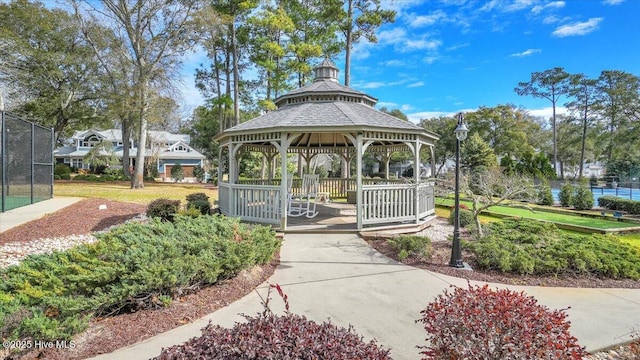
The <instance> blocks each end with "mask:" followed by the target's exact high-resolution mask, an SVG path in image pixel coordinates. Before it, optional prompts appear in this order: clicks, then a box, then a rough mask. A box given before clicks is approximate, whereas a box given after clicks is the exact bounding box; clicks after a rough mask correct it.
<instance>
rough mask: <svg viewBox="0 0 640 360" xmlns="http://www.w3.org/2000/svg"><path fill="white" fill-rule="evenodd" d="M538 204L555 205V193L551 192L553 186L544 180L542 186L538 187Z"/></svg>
mask: <svg viewBox="0 0 640 360" xmlns="http://www.w3.org/2000/svg"><path fill="white" fill-rule="evenodd" d="M538 204H539V205H545V206H551V205H553V193H552V192H551V187H550V186H549V183H547V182H544V183H543V184H542V185H540V187H538Z"/></svg>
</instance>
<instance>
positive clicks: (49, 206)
mask: <svg viewBox="0 0 640 360" xmlns="http://www.w3.org/2000/svg"><path fill="white" fill-rule="evenodd" d="M80 200H82V198H78V197H59V196H56V197H54V198H51V199H49V200H44V201H40V202H37V203H35V204H31V205H27V206H21V207H19V208H15V209H11V210H9V211H6V212H3V213H0V233H1V232H3V231H7V230H9V229H11V228H12V227H15V226H18V225H21V224H23V223H26V222H29V221H32V220H36V219H39V218H41V217H43V216H45V215H47V214H51V213H54V212H56V211H58V210H60V209H62V208H65V207H67V206H69V205H71V204H74V203H76V202H78V201H80Z"/></svg>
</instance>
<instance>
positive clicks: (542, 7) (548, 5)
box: [531, 1, 566, 14]
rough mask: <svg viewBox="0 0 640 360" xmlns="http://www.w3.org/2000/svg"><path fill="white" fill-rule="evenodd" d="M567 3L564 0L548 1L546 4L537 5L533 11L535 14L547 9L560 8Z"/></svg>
mask: <svg viewBox="0 0 640 360" xmlns="http://www.w3.org/2000/svg"><path fill="white" fill-rule="evenodd" d="M565 5H566V3H565V2H564V1H552V2H550V3H546V4H544V5H536V6H534V7H533V9H531V12H532V13H534V14H539V13H541V12H542V11H544V10H545V9H560V8H563V7H564V6H565Z"/></svg>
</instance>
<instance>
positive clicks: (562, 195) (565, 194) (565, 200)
mask: <svg viewBox="0 0 640 360" xmlns="http://www.w3.org/2000/svg"><path fill="white" fill-rule="evenodd" d="M574 193H575V189H574V187H573V185H572V184H571V183H564V185H562V187H561V188H560V192H559V193H558V200H560V205H562V206H564V207H570V206H572V205H573V194H574Z"/></svg>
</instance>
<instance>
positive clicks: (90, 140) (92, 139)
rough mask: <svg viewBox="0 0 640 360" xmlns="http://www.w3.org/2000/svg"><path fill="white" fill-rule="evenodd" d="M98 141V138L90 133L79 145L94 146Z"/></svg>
mask: <svg viewBox="0 0 640 360" xmlns="http://www.w3.org/2000/svg"><path fill="white" fill-rule="evenodd" d="M99 143H100V139H99V138H98V137H97V136H95V135H91V136H89V137H86V138H85V139H84V140H82V141H81V142H80V147H94V146H96V145H97V144H99Z"/></svg>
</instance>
